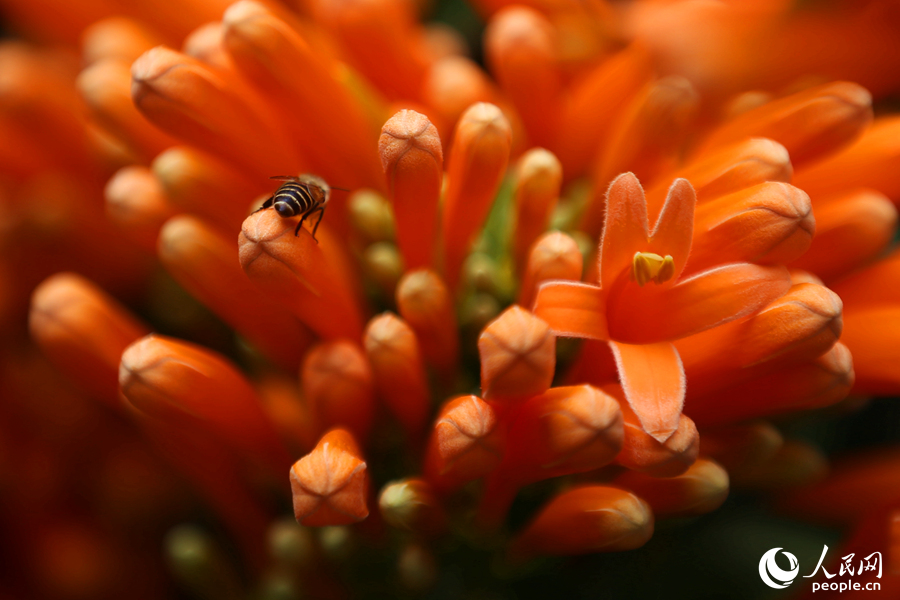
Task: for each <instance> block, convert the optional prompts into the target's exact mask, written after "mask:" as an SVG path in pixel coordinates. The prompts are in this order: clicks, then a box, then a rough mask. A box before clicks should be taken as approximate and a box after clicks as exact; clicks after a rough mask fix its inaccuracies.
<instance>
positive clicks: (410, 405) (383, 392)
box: [363, 313, 430, 438]
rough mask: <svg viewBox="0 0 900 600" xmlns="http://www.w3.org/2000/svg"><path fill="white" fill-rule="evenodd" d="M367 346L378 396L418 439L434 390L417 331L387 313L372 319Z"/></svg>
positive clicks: (367, 330) (365, 342)
mask: <svg viewBox="0 0 900 600" xmlns="http://www.w3.org/2000/svg"><path fill="white" fill-rule="evenodd" d="M363 345H364V346H365V349H366V356H367V357H368V358H369V362H370V363H371V364H372V372H373V375H374V378H375V386H376V388H377V390H378V395H379V396H380V397H381V398H382V399H383V400H384V402H385V403H386V404H387V406H388V408H389V409H390V410H391V412H392V413H394V416H395V417H396V418H397V419H398V420H399V421H400V422H401V423H402V424H403V426H404V428H405V429H406V431H407V434H408V435H410V436H411V437H413V438H417V437H418V436H419V435H421V433H422V427H423V426H424V425H425V419H426V417H427V416H428V409H429V404H430V393H429V391H428V380H427V378H426V375H425V366H424V364H423V362H422V355H421V353H420V351H419V343H418V341H417V340H416V335H415V333H414V332H413V330H412V329H411V328H410V327H409V325H407V324H406V322H404V321H403V320H402V319H400V318H399V317H397V316H395V315H393V314H391V313H384V314H382V315H380V316H377V317H375V318H374V319H372V320H371V321H369V325H368V326H367V327H366V332H365V336H364V338H363Z"/></svg>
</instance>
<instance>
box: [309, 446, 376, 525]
mask: <svg viewBox="0 0 900 600" xmlns="http://www.w3.org/2000/svg"><path fill="white" fill-rule="evenodd" d="M368 490H369V473H368V471H367V469H366V463H365V461H364V460H363V458H362V455H361V454H360V451H359V447H358V446H357V444H356V441H355V440H354V439H353V436H352V435H351V434H350V433H349V432H348V431H346V430H344V429H332V430H331V431H329V432H328V433H326V434H325V435H324V436H323V437H322V439H321V440H319V443H318V444H317V445H316V447H315V448H314V449H313V451H312V452H310V453H309V454H307V455H306V456H304V457H303V458H301V459H300V460H298V461H297V462H296V463H294V466H293V467H291V492H292V494H293V499H294V516H295V517H296V519H297V522H299V523H300V524H301V525H308V526H312V527H321V526H325V525H349V524H350V523H357V522H359V521H362V520H363V519H365V518H366V517H367V516H369V509H368V507H367V506H366V496H367V495H368Z"/></svg>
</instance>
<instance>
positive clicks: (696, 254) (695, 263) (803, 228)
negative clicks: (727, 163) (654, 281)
mask: <svg viewBox="0 0 900 600" xmlns="http://www.w3.org/2000/svg"><path fill="white" fill-rule="evenodd" d="M818 213H819V211H818V210H816V218H814V217H813V210H812V203H811V202H810V200H809V196H807V195H806V193H805V192H804V191H803V190H801V189H799V188H796V187H794V186H792V185H789V184H787V183H780V182H767V183H761V184H758V185H755V186H752V187H748V188H746V189H743V190H739V191H737V192H734V193H732V194H727V195H725V196H722V197H720V198H716V199H715V200H712V201H710V202H707V203H705V204H702V205H700V206H698V207H697V212H696V215H695V221H694V239H693V244H692V246H691V255H690V258H689V261H688V272H689V273H696V272H698V271H701V270H703V269H706V268H710V267H713V266H716V265H721V264H726V263H730V262H745V261H747V262H754V263H757V264H783V263H787V262H790V261H792V260H794V259H796V258H797V257H798V256H801V255H802V254H803V253H804V252H806V250H807V249H808V248H809V247H810V243H811V242H812V240H813V234H815V233H816V228H817V222H818V220H819V219H818Z"/></svg>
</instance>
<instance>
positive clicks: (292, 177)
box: [269, 175, 299, 181]
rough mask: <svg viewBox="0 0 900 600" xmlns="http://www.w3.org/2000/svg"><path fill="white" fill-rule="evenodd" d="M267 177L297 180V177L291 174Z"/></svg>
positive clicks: (279, 179) (280, 179)
mask: <svg viewBox="0 0 900 600" xmlns="http://www.w3.org/2000/svg"><path fill="white" fill-rule="evenodd" d="M269 179H277V180H278V181H299V178H297V177H294V176H293V175H272V176H271V177H269Z"/></svg>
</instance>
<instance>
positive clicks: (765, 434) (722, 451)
mask: <svg viewBox="0 0 900 600" xmlns="http://www.w3.org/2000/svg"><path fill="white" fill-rule="evenodd" d="M782 444H784V437H783V436H782V435H781V432H780V431H778V429H776V428H775V426H774V425H772V424H771V423H768V422H766V421H753V422H749V423H739V424H737V425H726V426H724V427H715V428H712V429H704V430H703V439H702V440H701V441H700V450H701V452H702V453H703V456H705V457H708V458H712V459H714V460H715V461H716V462H717V463H719V464H720V465H722V466H723V467H724V468H725V470H726V471H728V473H732V474H733V473H743V472H746V471H747V470H748V469H753V468H755V467H757V466H759V465H761V464H762V463H764V462H766V461H768V460H770V459H771V458H772V457H773V456H775V454H776V453H777V452H778V450H779V449H780V448H781V446H782Z"/></svg>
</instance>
